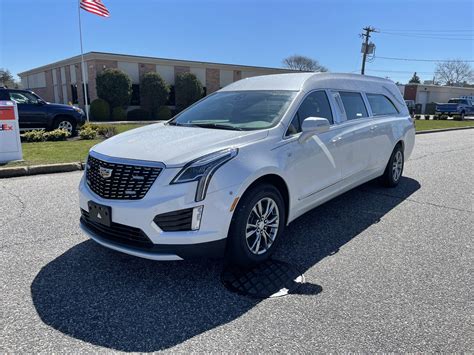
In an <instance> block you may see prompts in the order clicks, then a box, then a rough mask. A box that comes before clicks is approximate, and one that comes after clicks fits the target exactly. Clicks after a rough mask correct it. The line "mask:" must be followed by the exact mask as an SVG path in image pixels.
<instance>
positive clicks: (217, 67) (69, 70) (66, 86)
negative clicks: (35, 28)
mask: <svg viewBox="0 0 474 355" xmlns="http://www.w3.org/2000/svg"><path fill="white" fill-rule="evenodd" d="M84 61H85V63H86V84H87V91H88V98H89V103H90V102H91V101H92V100H94V99H96V98H97V91H96V76H97V74H99V73H101V72H102V71H103V70H104V69H106V68H118V69H120V70H122V71H124V72H125V73H127V74H128V75H129V76H130V79H131V80H132V100H131V103H130V106H132V107H133V106H139V105H140V94H139V92H140V77H141V76H142V75H143V74H145V73H147V72H152V71H156V72H158V73H159V74H160V75H161V77H162V78H163V79H164V80H165V81H166V82H167V83H168V84H169V85H171V94H170V100H169V102H168V104H169V105H174V90H173V88H174V82H175V78H176V75H177V74H179V73H181V72H191V73H194V74H195V75H196V77H197V78H198V79H199V81H200V82H201V84H202V86H203V87H204V88H205V93H206V94H210V93H212V92H214V91H216V90H219V89H220V88H222V87H224V86H226V85H228V84H230V83H232V82H234V81H237V80H240V79H243V78H247V77H251V76H257V75H265V74H278V73H287V72H290V70H287V69H278V68H267V67H255V66H247V65H234V64H222V63H209V62H198V61H189V60H179V59H165V58H154V57H142V56H134V55H124V54H114V53H101V52H89V53H86V54H84ZM18 75H19V76H20V78H21V84H22V86H23V88H28V89H31V90H33V91H35V92H36V93H37V94H38V95H40V96H41V97H43V98H44V99H45V100H47V101H50V102H57V103H64V104H67V103H69V102H71V103H74V104H78V105H79V106H82V107H83V106H84V90H83V84H82V70H81V56H76V57H72V58H68V59H64V60H61V61H59V62H55V63H51V64H47V65H44V66H41V67H38V68H34V69H31V70H27V71H25V72H22V73H19V74H18Z"/></svg>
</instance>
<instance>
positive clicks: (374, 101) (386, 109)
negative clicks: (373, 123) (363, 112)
mask: <svg viewBox="0 0 474 355" xmlns="http://www.w3.org/2000/svg"><path fill="white" fill-rule="evenodd" d="M367 100H369V104H370V107H371V108H372V113H373V114H374V116H381V115H396V114H398V110H397V108H396V107H395V105H394V104H393V102H392V101H390V99H389V98H388V97H387V96H385V95H377V94H367Z"/></svg>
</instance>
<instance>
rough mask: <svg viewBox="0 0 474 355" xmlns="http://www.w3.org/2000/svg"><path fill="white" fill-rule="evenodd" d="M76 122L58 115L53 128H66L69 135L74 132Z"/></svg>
mask: <svg viewBox="0 0 474 355" xmlns="http://www.w3.org/2000/svg"><path fill="white" fill-rule="evenodd" d="M76 126H77V124H76V122H75V121H74V120H72V119H70V118H67V117H59V118H57V119H56V120H55V121H54V125H53V129H66V130H67V131H68V132H69V133H70V134H71V137H72V136H74V135H75V134H76Z"/></svg>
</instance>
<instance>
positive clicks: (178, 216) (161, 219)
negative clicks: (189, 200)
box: [153, 208, 193, 232]
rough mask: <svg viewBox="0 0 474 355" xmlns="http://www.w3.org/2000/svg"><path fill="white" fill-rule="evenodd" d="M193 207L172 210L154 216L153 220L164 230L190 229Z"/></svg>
mask: <svg viewBox="0 0 474 355" xmlns="http://www.w3.org/2000/svg"><path fill="white" fill-rule="evenodd" d="M192 220H193V209H192V208H188V209H185V210H179V211H173V212H168V213H163V214H159V215H157V216H155V218H154V219H153V221H154V222H155V223H156V225H157V226H158V227H160V229H161V230H163V231H165V232H178V231H190V230H191V224H192Z"/></svg>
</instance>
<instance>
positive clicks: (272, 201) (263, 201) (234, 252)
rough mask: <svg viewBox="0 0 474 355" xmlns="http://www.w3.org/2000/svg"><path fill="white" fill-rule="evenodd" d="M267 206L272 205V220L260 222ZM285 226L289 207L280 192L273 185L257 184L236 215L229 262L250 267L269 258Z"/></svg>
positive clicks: (227, 257) (228, 249) (269, 217)
mask: <svg viewBox="0 0 474 355" xmlns="http://www.w3.org/2000/svg"><path fill="white" fill-rule="evenodd" d="M259 203H260V207H261V208H260V211H259V207H258V204H259ZM267 206H269V207H271V208H270V211H269V212H268V214H267V218H268V219H267V218H265V219H264V218H262V219H261V220H260V222H259V220H258V218H259V216H262V215H265V212H266V211H267ZM262 212H263V213H262ZM272 220H273V222H272ZM285 225H286V208H285V203H284V201H283V197H282V196H281V193H280V191H278V189H277V188H276V187H275V186H273V185H271V184H258V185H255V186H253V187H252V188H250V189H249V190H248V191H246V192H245V194H244V195H243V196H242V198H241V199H240V201H239V203H238V205H237V208H236V209H235V212H234V216H233V217H232V221H231V225H230V228H229V234H228V236H227V249H226V261H228V262H229V263H231V264H233V265H238V266H241V267H244V268H247V267H252V266H254V265H256V264H258V263H261V262H263V261H265V260H267V259H268V258H269V257H270V256H271V255H272V253H273V251H274V249H275V246H276V245H277V244H278V242H279V241H280V239H281V234H282V233H283V230H284V228H285ZM258 239H260V241H258Z"/></svg>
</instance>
